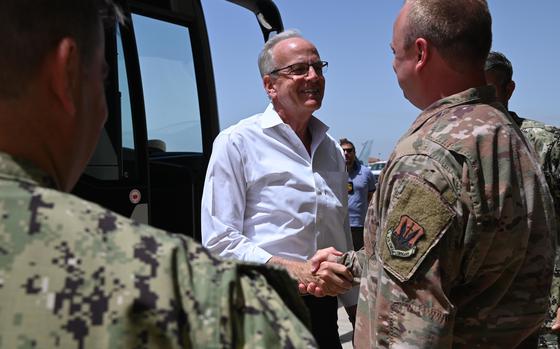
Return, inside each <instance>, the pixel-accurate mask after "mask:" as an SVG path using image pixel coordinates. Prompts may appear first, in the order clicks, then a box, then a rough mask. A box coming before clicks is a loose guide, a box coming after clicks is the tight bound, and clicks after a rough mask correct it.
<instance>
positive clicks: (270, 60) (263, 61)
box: [259, 29, 304, 77]
mask: <svg viewBox="0 0 560 349" xmlns="http://www.w3.org/2000/svg"><path fill="white" fill-rule="evenodd" d="M290 38H302V39H304V37H303V36H302V35H301V34H300V32H299V31H297V30H295V29H288V30H285V31H283V32H281V33H279V34H277V35H275V36H273V37H272V38H270V39H269V40H268V41H267V42H266V43H265V44H264V47H263V49H262V50H261V52H260V53H259V71H260V73H261V77H263V76H265V75H267V74H270V72H271V71H273V70H274V69H277V68H278V67H277V66H276V62H275V61H274V55H273V54H272V49H273V48H274V46H276V44H278V43H279V42H280V41H284V40H286V39H290Z"/></svg>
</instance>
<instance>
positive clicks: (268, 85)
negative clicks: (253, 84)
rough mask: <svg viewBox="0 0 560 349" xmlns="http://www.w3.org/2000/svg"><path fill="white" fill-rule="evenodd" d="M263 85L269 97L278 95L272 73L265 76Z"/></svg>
mask: <svg viewBox="0 0 560 349" xmlns="http://www.w3.org/2000/svg"><path fill="white" fill-rule="evenodd" d="M263 86H264V90H265V91H266V94H267V95H268V97H270V98H272V97H274V96H276V87H275V86H274V80H273V79H272V77H271V76H270V75H268V74H267V75H265V76H263Z"/></svg>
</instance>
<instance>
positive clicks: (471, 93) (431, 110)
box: [408, 86, 496, 134]
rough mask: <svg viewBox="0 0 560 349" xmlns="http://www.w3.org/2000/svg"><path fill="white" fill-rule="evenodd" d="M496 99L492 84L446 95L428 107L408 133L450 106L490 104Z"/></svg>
mask: <svg viewBox="0 0 560 349" xmlns="http://www.w3.org/2000/svg"><path fill="white" fill-rule="evenodd" d="M495 101H496V90H495V89H494V87H492V86H481V87H475V88H469V89H467V90H465V91H462V92H459V93H456V94H454V95H451V96H448V97H444V98H442V99H439V100H437V101H435V102H434V103H432V104H431V105H430V106H429V107H427V108H426V109H425V110H424V111H423V112H422V113H420V115H419V116H418V118H417V119H416V120H415V121H414V123H413V124H412V127H411V128H410V130H409V132H408V134H412V133H414V132H415V131H416V130H418V129H419V128H420V127H421V126H422V125H424V124H425V123H426V121H428V120H429V119H431V118H432V117H437V116H439V114H440V113H441V112H442V111H444V110H446V109H449V108H452V107H454V106H457V105H461V104H472V103H486V104H490V103H493V102H495Z"/></svg>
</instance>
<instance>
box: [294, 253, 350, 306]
mask: <svg viewBox="0 0 560 349" xmlns="http://www.w3.org/2000/svg"><path fill="white" fill-rule="evenodd" d="M339 256H342V252H339V251H337V250H336V249H335V248H334V247H328V248H324V249H321V250H318V251H317V253H315V255H314V256H313V257H312V258H311V259H310V260H308V261H307V263H306V269H307V270H306V271H305V272H304V273H301V274H300V275H299V277H298V282H299V285H298V289H299V292H300V293H301V294H311V295H313V296H315V297H324V296H338V295H339V294H342V293H345V292H347V291H349V290H350V289H351V288H352V279H353V276H352V273H351V272H350V271H349V270H348V268H346V266H345V265H343V264H340V263H338V262H337V260H338V257H339Z"/></svg>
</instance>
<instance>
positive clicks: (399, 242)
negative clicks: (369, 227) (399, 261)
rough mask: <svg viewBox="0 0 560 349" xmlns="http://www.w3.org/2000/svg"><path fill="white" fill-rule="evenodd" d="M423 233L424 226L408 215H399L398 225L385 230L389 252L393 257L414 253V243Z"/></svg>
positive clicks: (407, 255) (410, 255)
mask: <svg viewBox="0 0 560 349" xmlns="http://www.w3.org/2000/svg"><path fill="white" fill-rule="evenodd" d="M423 235H424V228H422V227H421V226H420V225H419V224H418V223H416V222H415V221H414V220H413V219H412V218H410V217H409V216H406V215H404V216H401V220H400V222H399V225H398V226H397V227H396V228H394V229H389V230H388V231H387V235H386V236H385V237H386V240H387V247H388V248H389V253H391V256H394V257H401V258H410V257H412V256H413V255H414V254H415V253H416V243H417V242H418V239H420V238H421V237H422V236H423Z"/></svg>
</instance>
